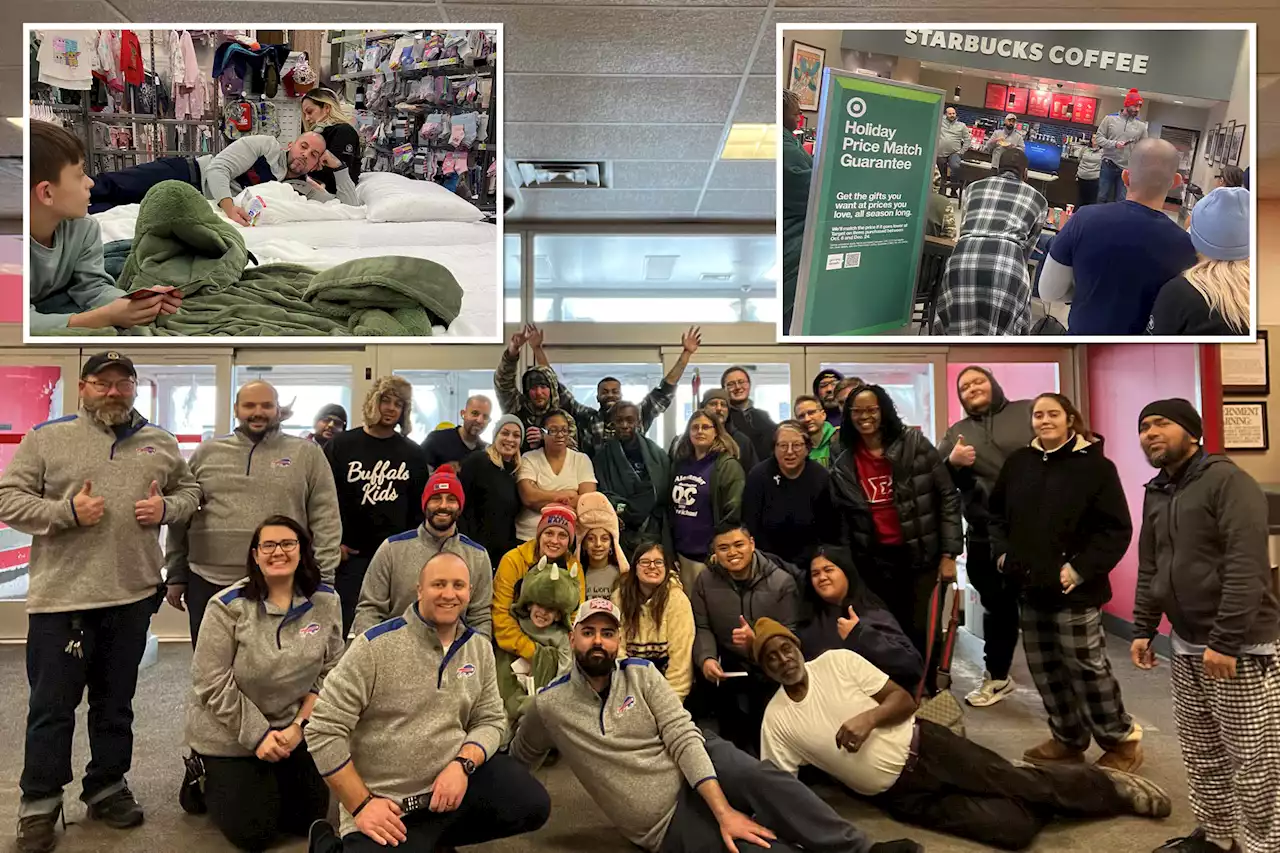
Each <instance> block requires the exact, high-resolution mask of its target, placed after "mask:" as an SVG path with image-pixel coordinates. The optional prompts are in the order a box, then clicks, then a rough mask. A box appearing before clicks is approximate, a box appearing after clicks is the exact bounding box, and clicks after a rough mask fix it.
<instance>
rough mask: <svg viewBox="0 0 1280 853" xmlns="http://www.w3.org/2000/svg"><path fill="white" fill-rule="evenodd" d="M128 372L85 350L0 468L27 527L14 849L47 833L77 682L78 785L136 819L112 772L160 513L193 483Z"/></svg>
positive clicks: (120, 766) (123, 823)
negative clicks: (83, 728)
mask: <svg viewBox="0 0 1280 853" xmlns="http://www.w3.org/2000/svg"><path fill="white" fill-rule="evenodd" d="M137 380H138V375H137V372H136V371H135V370H134V367H133V363H132V362H131V361H130V360H129V359H128V358H126V357H124V356H123V355H121V354H120V353H118V352H105V353H99V354H98V355H94V356H92V357H90V358H89V360H88V361H86V362H85V365H84V368H83V369H82V370H81V372H80V409H79V411H78V412H77V413H76V414H74V415H68V416H67V417H64V418H59V419H57V420H54V421H49V422H48V423H43V424H39V425H37V426H35V427H33V428H32V429H31V431H30V432H28V433H27V434H26V435H25V436H23V438H22V443H21V444H19V445H18V448H17V450H16V451H15V453H14V455H13V459H12V460H11V461H10V462H9V464H8V465H7V466H6V468H5V471H4V475H3V476H0V521H3V522H4V523H5V524H7V525H9V526H10V527H12V528H14V529H15V530H19V531H21V532H23V533H26V534H29V535H30V536H31V537H32V540H33V541H32V547H31V557H30V561H29V566H28V572H29V575H30V590H29V591H28V593H27V596H26V599H27V613H28V628H27V652H26V657H27V681H28V683H29V684H30V688H31V695H30V704H29V710H28V712H27V727H26V747H25V751H24V755H25V757H24V767H23V771H22V778H21V781H20V783H19V784H20V787H21V789H22V799H21V802H20V804H19V806H18V850H19V851H21V853H47V852H48V851H51V850H53V849H54V847H56V846H57V843H58V841H57V837H56V835H55V833H54V827H55V825H56V824H57V822H58V819H59V817H60V816H61V814H62V789H63V787H64V786H65V785H67V784H68V783H69V782H71V780H72V779H73V778H75V777H74V775H73V773H72V769H71V744H72V740H73V737H74V734H75V726H76V708H77V707H78V706H79V704H80V699H81V697H82V696H84V694H85V690H86V689H87V690H88V693H89V748H90V751H91V753H92V759H93V760H92V761H91V762H90V763H89V767H88V770H87V771H86V773H85V777H84V781H83V792H82V793H81V795H80V799H81V800H83V801H84V802H85V803H86V804H88V807H89V817H90V818H91V819H93V820H100V821H102V822H103V823H105V824H107V825H108V826H111V827H115V828H117V829H124V828H127V827H132V826H137V825H138V824H140V823H142V821H143V813H142V808H141V807H140V806H139V805H138V803H137V801H136V800H135V799H134V797H133V794H132V793H130V791H129V787H128V785H127V783H126V781H125V774H126V773H128V771H129V766H130V764H131V762H132V760H133V695H134V691H135V690H136V688H137V684H138V665H139V663H141V661H142V654H143V651H144V650H145V649H146V644H147V627H148V626H149V625H150V624H151V617H152V615H153V614H154V613H155V612H156V610H157V608H159V606H160V601H161V593H160V590H161V588H162V581H161V579H160V567H161V565H162V564H163V562H164V558H163V555H162V554H161V550H160V525H161V524H170V523H174V522H181V521H185V520H186V519H188V518H190V517H191V514H192V513H194V512H195V511H196V507H197V506H198V505H199V503H200V488H199V486H198V485H197V484H196V481H195V478H194V477H192V476H191V472H190V471H189V470H188V468H187V464H186V462H184V461H183V459H182V454H181V452H179V450H178V443H177V441H175V440H174V438H173V436H172V435H170V434H169V433H168V432H166V431H165V430H163V429H160V428H159V427H156V426H153V425H152V424H150V423H148V422H147V420H146V418H144V417H142V415H140V414H138V412H137V411H135V410H134V408H133V403H134V399H135V394H136V392H137V387H138V381H137ZM241 553H242V554H243V553H244V552H241Z"/></svg>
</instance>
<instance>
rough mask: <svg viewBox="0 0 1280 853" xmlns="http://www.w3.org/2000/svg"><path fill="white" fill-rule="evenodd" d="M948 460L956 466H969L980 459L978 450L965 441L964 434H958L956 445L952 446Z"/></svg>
mask: <svg viewBox="0 0 1280 853" xmlns="http://www.w3.org/2000/svg"><path fill="white" fill-rule="evenodd" d="M948 461H950V462H951V464H952V466H954V467H956V468H968V467H969V466H970V465H972V464H973V463H974V462H977V461H978V451H977V450H975V449H974V448H973V447H972V446H971V445H968V444H965V443H964V436H963V435H958V436H956V446H955V447H953V448H951V455H950V456H949V457H948Z"/></svg>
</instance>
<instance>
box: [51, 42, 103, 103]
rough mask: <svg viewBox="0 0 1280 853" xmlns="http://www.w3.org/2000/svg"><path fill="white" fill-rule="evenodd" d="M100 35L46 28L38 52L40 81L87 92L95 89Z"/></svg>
mask: <svg viewBox="0 0 1280 853" xmlns="http://www.w3.org/2000/svg"><path fill="white" fill-rule="evenodd" d="M96 35H97V34H96V33H95V32H94V31H92V30H44V31H42V32H41V33H40V50H39V52H38V54H37V60H38V61H39V63H40V77H39V80H40V82H41V83H48V84H49V85H50V86H57V87H58V88H61V89H76V90H79V91H83V92H87V91H89V90H90V89H92V88H93V55H94V53H95V52H96V50H97V47H96V44H95V39H96Z"/></svg>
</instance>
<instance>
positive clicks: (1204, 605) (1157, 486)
mask: <svg viewBox="0 0 1280 853" xmlns="http://www.w3.org/2000/svg"><path fill="white" fill-rule="evenodd" d="M1201 435H1202V424H1201V421H1200V415H1199V413H1198V412H1196V410H1195V408H1194V407H1193V406H1192V405H1191V404H1190V403H1189V402H1187V401H1186V400H1182V399H1173V400H1157V401H1156V402H1154V403H1150V404H1148V405H1147V406H1146V408H1144V409H1143V410H1142V413H1141V414H1140V415H1139V416H1138V437H1139V440H1140V441H1141V444H1142V452H1143V453H1144V454H1145V455H1146V457H1147V461H1149V462H1150V463H1151V465H1152V467H1155V468H1159V469H1160V473H1159V474H1158V475H1157V476H1156V477H1155V479H1153V480H1152V481H1151V482H1149V483H1147V491H1146V498H1145V500H1144V501H1143V507H1142V532H1141V534H1140V536H1139V539H1138V587H1137V594H1136V596H1135V599H1134V607H1133V617H1134V618H1133V644H1132V646H1131V647H1130V656H1131V657H1132V659H1133V663H1134V665H1135V666H1137V667H1138V668H1139V669H1153V668H1154V667H1155V665H1156V656H1155V649H1154V648H1152V646H1153V644H1154V641H1155V638H1156V633H1157V631H1159V628H1160V619H1161V617H1162V616H1168V617H1169V621H1170V622H1171V623H1172V624H1173V630H1172V631H1171V632H1170V633H1169V644H1170V646H1171V651H1172V654H1171V655H1170V667H1171V669H1172V675H1171V679H1172V682H1173V712H1174V718H1175V719H1176V720H1177V722H1178V743H1179V745H1180V746H1181V748H1182V761H1183V764H1185V765H1186V768H1187V785H1188V787H1189V789H1190V799H1191V811H1192V813H1193V814H1194V815H1195V818H1196V823H1197V824H1198V827H1197V829H1196V830H1195V831H1194V832H1193V833H1191V835H1189V836H1187V837H1185V838H1176V839H1174V840H1172V841H1170V842H1169V843H1168V844H1166V845H1165V846H1163V847H1160V848H1159V850H1167V851H1177V852H1178V853H1221V851H1228V850H1229V851H1235V853H1239V851H1240V849H1241V848H1240V845H1239V843H1238V842H1237V841H1236V839H1237V838H1238V837H1239V834H1240V830H1242V829H1243V830H1244V833H1243V834H1244V839H1245V846H1244V849H1245V850H1246V851H1248V853H1263V851H1273V850H1280V814H1278V813H1277V811H1278V810H1280V771H1278V770H1277V768H1280V727H1278V726H1277V725H1276V720H1280V680H1278V679H1277V677H1276V673H1277V672H1278V671H1280V657H1278V656H1277V640H1278V639H1280V605H1278V604H1277V600H1276V588H1275V578H1274V572H1273V571H1272V569H1271V568H1270V565H1271V563H1270V560H1268V559H1267V500H1266V496H1265V495H1264V494H1263V492H1262V489H1260V488H1259V487H1258V484H1257V483H1256V482H1254V480H1253V478H1252V477H1250V476H1249V475H1248V474H1246V473H1245V472H1244V471H1241V470H1240V468H1238V467H1237V466H1236V464H1235V463H1234V462H1232V461H1231V460H1230V459H1228V458H1227V457H1225V456H1219V455H1216V454H1209V453H1206V452H1205V450H1204V448H1203V447H1201V445H1200V436H1201Z"/></svg>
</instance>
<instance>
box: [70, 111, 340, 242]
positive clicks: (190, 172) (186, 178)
mask: <svg viewBox="0 0 1280 853" xmlns="http://www.w3.org/2000/svg"><path fill="white" fill-rule="evenodd" d="M341 165H342V164H341V163H339V162H338V158H337V157H335V156H334V155H333V154H331V153H329V152H328V151H326V150H325V144H324V137H322V136H321V135H320V134H318V133H315V132H307V133H304V134H302V135H301V136H299V137H298V138H297V139H295V140H293V141H292V142H289V143H282V142H281V141H280V140H278V139H276V138H275V137H274V136H242V137H240V138H239V139H237V140H236V141H235V142H232V143H231V144H230V145H228V146H227V147H226V148H224V149H222V150H221V151H219V152H218V153H217V154H203V155H201V156H200V157H192V156H185V157H161V158H160V159H158V160H152V161H151V162H149V163H139V164H138V165H136V166H130V167H129V168H127V169H121V170H120V171H117V172H105V173H103V174H101V175H95V176H94V178H93V188H92V189H91V190H89V212H90V213H100V212H101V211H104V210H110V209H111V208H113V207H116V206H117V205H121V204H141V203H142V199H143V197H144V196H145V195H146V194H147V190H149V189H151V188H152V187H153V186H155V185H156V184H158V183H160V182H161V181H182V182H183V183H187V184H191V185H192V186H195V187H199V188H200V191H201V192H203V193H204V194H205V197H206V198H208V199H210V200H212V201H216V202H217V203H218V207H220V208H222V212H223V213H225V214H226V215H227V217H228V218H229V219H231V220H232V221H233V222H235V223H237V224H239V225H248V224H249V217H248V215H247V214H246V213H245V211H244V209H243V208H241V207H238V206H237V205H236V203H235V197H236V196H238V195H239V194H240V193H241V191H243V190H244V188H245V187H251V186H254V185H255V184H262V183H266V182H268V181H280V182H282V183H286V184H288V185H289V186H290V187H291V188H293V189H294V190H295V191H296V192H298V193H299V194H301V195H303V196H305V197H307V198H309V199H313V200H315V201H321V202H324V201H330V200H332V199H334V198H337V199H338V200H339V201H341V202H342V203H343V204H351V205H358V204H359V203H360V201H359V199H357V198H356V186H355V184H354V183H352V182H351V176H350V175H347V176H346V178H345V179H344V178H342V177H338V176H337V175H336V171H346V169H339V168H337V167H340V166H341ZM322 166H328V167H329V168H333V169H335V170H336V171H335V178H334V180H335V182H336V188H337V191H338V192H337V195H336V196H335V195H331V194H329V193H328V192H326V191H325V189H324V188H323V187H321V186H320V185H319V184H316V183H313V182H312V181H310V180H308V179H307V175H309V174H311V173H312V172H314V171H316V170H317V169H319V168H320V167H322Z"/></svg>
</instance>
